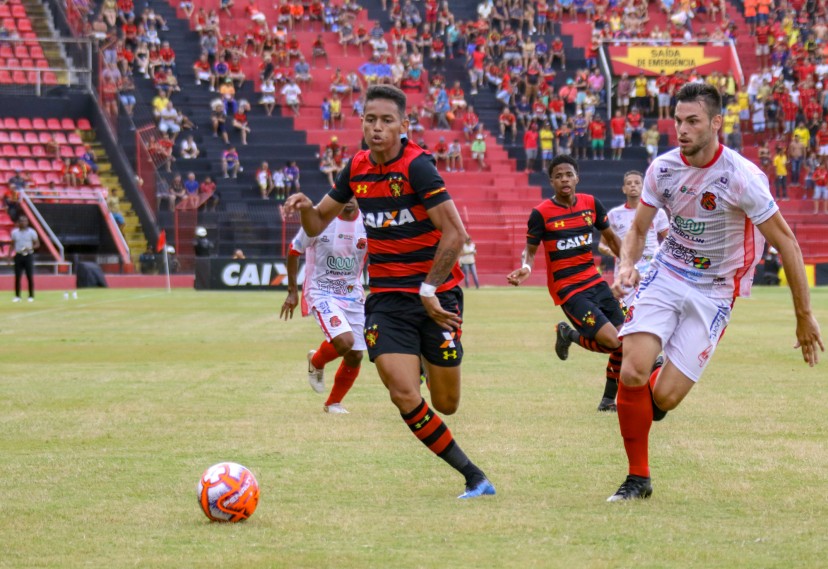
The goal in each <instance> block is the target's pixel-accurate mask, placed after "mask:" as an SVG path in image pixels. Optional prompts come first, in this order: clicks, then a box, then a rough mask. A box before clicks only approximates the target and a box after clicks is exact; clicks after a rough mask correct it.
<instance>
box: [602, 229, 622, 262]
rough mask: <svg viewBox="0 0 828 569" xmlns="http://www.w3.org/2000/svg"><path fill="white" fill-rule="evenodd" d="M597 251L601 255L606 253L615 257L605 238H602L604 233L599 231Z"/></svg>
mask: <svg viewBox="0 0 828 569" xmlns="http://www.w3.org/2000/svg"><path fill="white" fill-rule="evenodd" d="M598 252H599V253H601V254H602V255H607V256H608V257H617V256H618V255H616V254H615V253H614V252H613V251H612V249H610V248H609V245H608V244H607V242H606V240H605V239H604V234H603V233H601V239H600V240H599V241H598Z"/></svg>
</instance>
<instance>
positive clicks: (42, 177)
mask: <svg viewBox="0 0 828 569" xmlns="http://www.w3.org/2000/svg"><path fill="white" fill-rule="evenodd" d="M46 175H47V173H45V172H32V181H33V182H34V183H35V184H37V185H39V186H45V185H46V184H48V183H49V182H48V180H47V178H46Z"/></svg>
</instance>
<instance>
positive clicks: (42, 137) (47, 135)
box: [37, 119, 52, 144]
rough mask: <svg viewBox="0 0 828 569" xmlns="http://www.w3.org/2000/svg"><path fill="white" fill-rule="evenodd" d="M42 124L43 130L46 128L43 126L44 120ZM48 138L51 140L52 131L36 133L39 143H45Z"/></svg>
mask: <svg viewBox="0 0 828 569" xmlns="http://www.w3.org/2000/svg"><path fill="white" fill-rule="evenodd" d="M40 120H43V119H40ZM43 124H44V126H43V128H42V130H44V131H45V130H46V126H45V125H46V121H43ZM50 140H52V133H51V132H39V133H37V141H38V142H39V143H40V144H46V143H47V142H49V141H50Z"/></svg>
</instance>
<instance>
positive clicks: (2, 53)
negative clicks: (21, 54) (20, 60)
mask: <svg viewBox="0 0 828 569" xmlns="http://www.w3.org/2000/svg"><path fill="white" fill-rule="evenodd" d="M0 57H2V58H3V59H8V58H9V57H14V50H13V49H12V47H11V46H10V45H0Z"/></svg>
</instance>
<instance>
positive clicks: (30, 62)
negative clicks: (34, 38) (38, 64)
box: [20, 57, 34, 69]
mask: <svg viewBox="0 0 828 569" xmlns="http://www.w3.org/2000/svg"><path fill="white" fill-rule="evenodd" d="M20 67H23V68H28V69H31V68H32V67H34V59H32V58H31V57H27V58H26V59H21V60H20Z"/></svg>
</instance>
